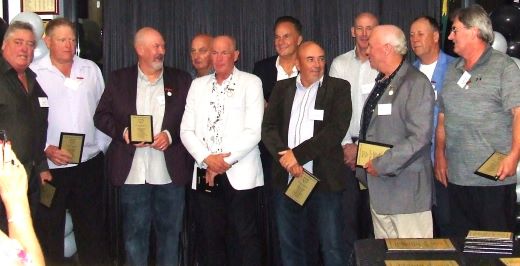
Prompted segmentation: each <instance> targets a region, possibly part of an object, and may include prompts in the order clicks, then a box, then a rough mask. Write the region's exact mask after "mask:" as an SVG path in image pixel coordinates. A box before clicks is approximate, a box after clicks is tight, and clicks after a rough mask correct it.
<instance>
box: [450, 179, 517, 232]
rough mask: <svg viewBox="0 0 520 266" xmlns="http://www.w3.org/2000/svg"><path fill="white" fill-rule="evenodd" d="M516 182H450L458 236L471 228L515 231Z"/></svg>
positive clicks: (451, 207)
mask: <svg viewBox="0 0 520 266" xmlns="http://www.w3.org/2000/svg"><path fill="white" fill-rule="evenodd" d="M515 189H516V184H512V185H506V186H489V187H477V186H458V185H455V184H452V183H449V184H448V193H449V198H450V216H451V217H450V218H451V223H452V226H453V231H454V234H455V236H458V237H465V236H466V235H467V234H468V231H469V230H490V231H510V232H513V231H514V224H515V204H516V191H515Z"/></svg>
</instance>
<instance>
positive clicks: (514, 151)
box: [510, 107, 520, 160]
mask: <svg viewBox="0 0 520 266" xmlns="http://www.w3.org/2000/svg"><path fill="white" fill-rule="evenodd" d="M512 112H513V137H512V143H511V151H510V155H512V156H514V157H515V158H516V159H517V160H518V159H519V158H520V107H515V108H513V110H512Z"/></svg>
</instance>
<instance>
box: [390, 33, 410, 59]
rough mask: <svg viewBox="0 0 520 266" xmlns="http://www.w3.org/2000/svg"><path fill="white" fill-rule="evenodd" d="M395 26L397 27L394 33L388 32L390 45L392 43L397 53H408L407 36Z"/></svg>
mask: <svg viewBox="0 0 520 266" xmlns="http://www.w3.org/2000/svg"><path fill="white" fill-rule="evenodd" d="M393 27H395V28H394V30H393V32H392V34H388V35H387V37H386V38H387V39H386V40H387V41H388V43H389V44H390V45H392V47H393V48H394V50H395V52H396V53H398V54H400V55H406V53H407V52H408V47H407V45H406V36H405V35H404V32H403V31H402V30H401V29H400V28H398V27H396V26H393Z"/></svg>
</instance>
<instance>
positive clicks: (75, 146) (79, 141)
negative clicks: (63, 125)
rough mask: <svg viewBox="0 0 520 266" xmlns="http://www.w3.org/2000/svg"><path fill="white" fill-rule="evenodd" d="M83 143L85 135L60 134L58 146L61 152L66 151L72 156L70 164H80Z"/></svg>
mask: <svg viewBox="0 0 520 266" xmlns="http://www.w3.org/2000/svg"><path fill="white" fill-rule="evenodd" d="M84 143H85V134H76V133H67V132H61V134H60V145H59V148H60V149H61V150H66V151H67V152H68V153H70V155H71V156H72V159H71V160H70V163H73V164H79V163H81V155H82V154H83V144H84Z"/></svg>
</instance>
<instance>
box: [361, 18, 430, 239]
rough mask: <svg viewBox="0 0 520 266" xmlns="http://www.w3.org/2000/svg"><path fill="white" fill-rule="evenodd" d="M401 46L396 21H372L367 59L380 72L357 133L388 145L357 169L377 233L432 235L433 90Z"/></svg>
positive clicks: (381, 235)
mask: <svg viewBox="0 0 520 266" xmlns="http://www.w3.org/2000/svg"><path fill="white" fill-rule="evenodd" d="M406 50H407V47H406V38H405V36H404V33H403V31H402V30H401V29H399V28H398V27H396V26H393V25H382V26H377V27H376V28H374V30H373V31H372V34H371V35H370V39H369V47H368V50H367V53H368V56H369V60H370V65H371V66H372V67H373V68H375V69H377V70H378V71H379V72H380V73H379V75H378V77H377V78H376V85H375V86H374V89H373V90H372V92H371V93H370V95H369V96H368V99H367V101H366V103H365V106H364V108H363V113H362V117H361V131H360V139H361V140H366V141H372V142H379V143H385V144H389V145H392V146H393V147H392V148H391V149H389V150H388V151H386V152H385V153H384V154H383V155H382V156H380V157H377V158H374V159H372V160H371V161H369V162H368V163H367V164H366V165H364V167H363V168H364V170H363V169H358V171H357V176H358V178H360V179H361V180H362V181H363V182H366V184H367V185H368V188H369V190H370V205H371V212H372V219H373V224H374V235H375V237H376V238H431V237H432V236H433V224H432V215H431V206H432V197H433V196H432V184H433V176H432V173H433V172H432V163H431V160H430V147H431V146H430V145H431V144H430V142H431V136H432V122H431V121H432V120H433V105H434V93H433V89H432V87H431V84H430V81H429V80H428V78H427V77H426V76H425V75H424V74H422V73H421V72H419V71H418V70H417V69H416V68H414V67H413V66H412V65H410V64H409V63H407V62H406V61H404V55H405V54H406Z"/></svg>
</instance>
